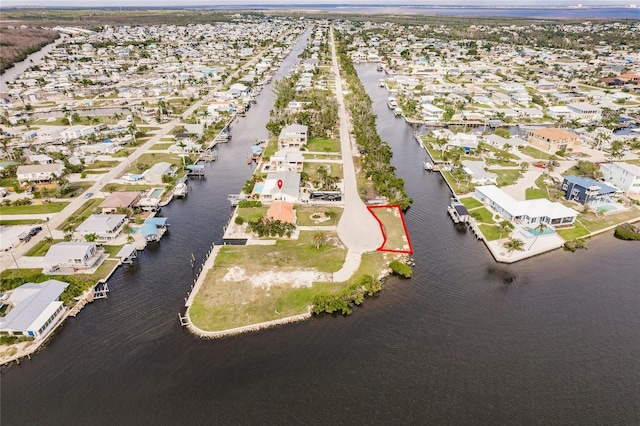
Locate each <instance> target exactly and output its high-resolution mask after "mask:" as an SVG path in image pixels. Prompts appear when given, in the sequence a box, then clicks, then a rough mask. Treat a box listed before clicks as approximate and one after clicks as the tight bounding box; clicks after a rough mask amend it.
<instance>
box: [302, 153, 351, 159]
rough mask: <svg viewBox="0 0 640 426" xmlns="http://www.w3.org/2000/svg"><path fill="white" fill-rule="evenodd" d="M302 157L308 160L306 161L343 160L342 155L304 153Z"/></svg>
mask: <svg viewBox="0 0 640 426" xmlns="http://www.w3.org/2000/svg"><path fill="white" fill-rule="evenodd" d="M302 156H303V157H304V158H305V159H306V160H341V159H342V156H341V155H340V154H337V153H335V154H309V153H304V152H303V154H302Z"/></svg>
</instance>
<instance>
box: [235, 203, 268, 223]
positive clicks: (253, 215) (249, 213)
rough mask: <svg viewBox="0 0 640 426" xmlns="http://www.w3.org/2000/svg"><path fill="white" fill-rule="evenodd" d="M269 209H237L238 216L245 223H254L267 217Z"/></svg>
mask: <svg viewBox="0 0 640 426" xmlns="http://www.w3.org/2000/svg"><path fill="white" fill-rule="evenodd" d="M268 210H269V207H266V206H264V207H238V216H240V217H241V218H243V219H244V220H245V221H246V222H255V221H256V220H258V219H260V218H261V217H265V216H266V215H267V211H268Z"/></svg>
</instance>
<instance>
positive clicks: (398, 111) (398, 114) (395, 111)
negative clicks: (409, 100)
mask: <svg viewBox="0 0 640 426" xmlns="http://www.w3.org/2000/svg"><path fill="white" fill-rule="evenodd" d="M393 115H395V116H396V117H401V116H402V108H400V107H395V108H394V109H393Z"/></svg>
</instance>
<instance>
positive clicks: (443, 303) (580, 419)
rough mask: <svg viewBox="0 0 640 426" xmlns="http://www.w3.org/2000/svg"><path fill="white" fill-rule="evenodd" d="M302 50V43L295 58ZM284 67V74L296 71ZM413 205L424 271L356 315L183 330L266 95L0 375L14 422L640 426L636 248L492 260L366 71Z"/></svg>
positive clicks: (602, 247) (264, 113) (606, 242)
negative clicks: (142, 239) (455, 218)
mask: <svg viewBox="0 0 640 426" xmlns="http://www.w3.org/2000/svg"><path fill="white" fill-rule="evenodd" d="M301 50H302V46H300V45H299V46H298V47H297V48H296V49H295V51H294V55H293V56H295V55H296V54H297V53H299V52H300V51H301ZM293 60H294V58H293V57H290V58H289V59H288V61H287V64H286V65H285V66H284V67H283V68H282V71H281V74H282V73H284V72H285V71H287V70H288V68H289V67H290V66H291V64H292V62H293ZM358 69H359V72H360V73H361V77H362V79H363V81H364V82H365V83H366V85H367V87H368V90H370V93H371V96H372V98H373V100H374V104H375V108H376V111H377V112H378V117H379V124H380V126H379V127H380V128H379V130H380V133H381V135H382V136H383V138H384V139H386V140H388V141H389V143H390V144H391V146H392V147H393V150H394V164H395V165H396V167H397V168H398V173H399V174H400V175H401V176H402V177H403V178H404V179H405V181H406V184H407V189H408V191H409V193H410V195H411V196H412V197H413V198H414V199H415V203H414V206H413V207H412V208H411V209H410V210H409V211H408V213H407V217H406V218H407V223H408V228H409V232H410V234H411V239H412V243H413V246H414V249H415V260H416V268H415V274H414V278H412V279H410V280H406V281H401V280H390V281H389V282H388V283H387V285H386V286H385V288H384V290H383V291H382V292H381V294H380V295H379V296H378V297H375V298H373V299H369V300H367V301H366V302H365V304H364V306H363V307H361V308H357V309H356V310H355V311H354V314H353V315H352V316H351V317H348V318H343V317H323V318H320V319H313V320H310V321H306V322H304V323H298V324H294V325H289V326H285V327H281V328H277V329H272V330H267V331H263V332H260V333H255V334H248V335H244V336H239V337H234V338H229V339H224V340H218V341H205V340H198V339H195V338H194V337H192V336H191V335H190V334H189V333H188V332H186V331H184V330H183V329H182V328H181V327H180V325H179V322H178V318H177V314H178V312H184V307H183V305H184V297H185V296H186V292H187V290H188V289H189V286H190V284H191V282H192V271H191V268H190V266H189V261H188V259H189V256H190V253H194V254H195V256H196V257H197V258H198V260H199V261H200V260H202V256H203V255H204V253H205V252H206V250H207V248H208V247H209V246H210V244H211V242H212V241H216V242H219V241H220V238H221V236H222V226H223V225H224V224H225V223H226V220H227V218H228V216H229V206H228V204H227V202H226V196H227V194H228V193H231V192H237V191H238V189H239V188H240V186H241V185H242V183H243V182H244V181H245V180H246V179H247V178H248V176H249V175H250V173H251V169H250V168H249V166H247V165H246V156H247V155H248V149H249V147H250V145H251V144H252V143H253V141H254V140H255V138H256V137H262V136H264V134H262V132H263V130H261V129H262V128H263V126H264V123H266V121H267V119H268V111H269V109H270V107H271V104H272V102H273V95H272V93H271V90H270V88H269V87H267V88H265V90H264V91H263V93H262V95H261V96H260V98H259V99H258V104H257V105H254V107H252V109H251V110H250V111H249V113H248V114H247V117H246V118H243V119H242V120H241V121H240V122H238V123H236V124H235V125H234V127H232V134H233V139H232V141H231V142H230V143H229V144H228V145H226V146H222V147H221V148H220V151H219V154H220V155H219V160H218V161H217V162H216V163H215V164H214V165H212V166H210V167H208V168H207V179H206V180H204V181H192V182H191V183H190V185H191V191H190V192H189V196H188V197H187V198H186V199H185V200H184V201H180V200H177V201H175V202H173V203H171V204H170V205H169V206H167V207H166V208H164V209H163V214H164V215H165V216H167V217H169V222H170V223H171V230H170V232H169V233H168V234H167V235H166V236H165V237H164V238H163V240H162V242H161V243H160V244H158V245H156V246H150V247H149V248H147V249H146V250H145V251H144V252H142V253H141V256H140V259H139V261H138V262H137V263H136V264H134V265H132V266H127V267H124V268H120V269H119V270H118V271H117V272H116V274H115V275H114V277H113V278H112V279H111V280H110V282H109V286H110V288H111V290H112V292H111V294H110V296H109V299H108V300H106V301H97V302H95V303H93V304H91V305H89V306H88V307H87V308H85V309H84V310H83V311H82V312H81V313H80V314H79V315H78V317H77V318H75V319H70V320H69V321H68V322H67V323H66V324H65V325H64V327H63V328H62V330H61V331H60V333H58V335H57V336H56V337H55V338H54V339H53V340H52V341H51V343H50V344H49V346H48V347H47V348H46V349H45V350H44V351H42V352H41V353H39V354H37V355H36V356H35V357H34V358H33V359H32V360H31V361H25V362H23V363H22V364H21V365H19V366H16V365H13V366H10V367H8V368H4V369H2V370H1V374H2V376H1V383H0V384H1V386H2V388H1V390H2V394H1V397H2V398H1V406H0V414H1V423H2V424H3V425H5V424H6V425H49V424H50V425H60V424H67V425H86V424H91V425H103V424H104V425H114V424H118V425H120V424H122V425H138V424H154V425H174V424H183V425H184V424H189V425H191V424H194V425H195V424H234V425H235V424H298V423H309V424H381V425H389V424H452V425H464V424H505V425H514V424H576V425H585V424H638V423H639V422H640V414H639V412H640V403H639V401H640V374H639V373H640V291H639V289H638V288H639V284H638V278H639V276H640V269H639V267H638V263H639V261H640V245H638V244H636V243H625V242H620V241H617V240H615V239H614V238H613V237H611V236H610V235H606V236H602V237H598V238H595V239H593V240H591V241H590V242H589V249H588V250H586V251H579V252H577V253H573V254H572V253H565V252H563V251H555V252H553V253H550V254H547V255H543V256H540V257H537V258H533V259H530V260H528V261H524V262H520V263H518V264H515V265H510V266H507V265H499V264H496V263H494V262H493V260H492V258H491V257H490V255H489V253H488V251H487V250H486V249H485V247H484V246H483V245H482V243H479V242H477V241H476V240H475V239H474V238H473V237H472V236H471V235H470V234H468V233H466V232H464V231H463V230H458V229H456V228H455V227H454V226H453V224H452V223H451V221H450V220H449V219H448V217H447V215H446V210H445V206H446V204H447V203H448V201H449V197H450V192H449V190H448V188H447V186H446V185H445V184H444V182H443V181H442V179H441V178H440V177H439V176H438V175H437V174H428V173H425V172H424V171H423V170H422V168H421V163H422V161H423V160H424V156H425V153H424V151H422V150H421V149H420V148H419V147H418V145H417V144H416V143H415V142H414V141H413V139H412V132H413V129H412V128H410V127H409V126H407V125H406V124H405V123H404V121H402V120H401V119H395V118H394V117H393V115H392V114H391V113H390V111H389V110H388V109H387V108H386V105H385V99H386V94H385V93H384V91H383V90H382V89H379V88H378V87H377V80H378V78H379V74H378V73H377V72H376V71H375V67H370V66H364V67H359V68H358Z"/></svg>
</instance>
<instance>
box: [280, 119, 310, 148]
mask: <svg viewBox="0 0 640 426" xmlns="http://www.w3.org/2000/svg"><path fill="white" fill-rule="evenodd" d="M306 144H307V126H305V125H302V124H291V125H289V126H286V127H285V128H283V129H282V131H280V135H279V136H278V148H279V149H297V150H299V149H300V148H302V147H303V146H305V145H306Z"/></svg>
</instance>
